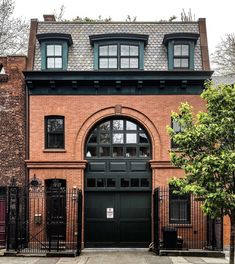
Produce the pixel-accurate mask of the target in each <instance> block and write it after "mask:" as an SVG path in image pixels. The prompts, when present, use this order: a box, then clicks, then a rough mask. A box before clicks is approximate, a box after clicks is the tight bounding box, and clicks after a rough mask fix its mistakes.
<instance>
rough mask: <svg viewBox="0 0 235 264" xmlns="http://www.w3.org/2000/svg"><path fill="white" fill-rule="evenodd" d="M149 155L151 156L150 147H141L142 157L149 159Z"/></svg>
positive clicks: (140, 154)
mask: <svg viewBox="0 0 235 264" xmlns="http://www.w3.org/2000/svg"><path fill="white" fill-rule="evenodd" d="M149 154H150V151H149V147H140V153H139V156H140V157H149Z"/></svg>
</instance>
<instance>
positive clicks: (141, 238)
mask: <svg viewBox="0 0 235 264" xmlns="http://www.w3.org/2000/svg"><path fill="white" fill-rule="evenodd" d="M85 153H86V154H85V158H86V159H87V160H88V166H87V168H86V173H85V221H84V222H85V246H86V247H108V246H109V247H147V246H148V244H149V243H150V241H151V191H152V180H151V172H150V168H149V160H150V159H151V146H150V140H149V137H148V134H147V133H146V131H145V130H144V129H143V128H142V127H141V125H139V124H137V123H135V122H134V121H133V120H127V119H124V118H121V117H120V118H117V119H116V118H115V119H109V120H105V121H102V122H101V123H99V124H97V125H96V126H95V127H94V128H93V129H92V130H91V132H90V135H89V136H88V138H87V143H86V148H85Z"/></svg>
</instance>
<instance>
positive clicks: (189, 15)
mask: <svg viewBox="0 0 235 264" xmlns="http://www.w3.org/2000/svg"><path fill="white" fill-rule="evenodd" d="M195 20H196V19H195V14H192V10H191V8H189V11H188V13H187V14H186V12H185V10H184V9H182V12H181V21H185V22H188V21H195Z"/></svg>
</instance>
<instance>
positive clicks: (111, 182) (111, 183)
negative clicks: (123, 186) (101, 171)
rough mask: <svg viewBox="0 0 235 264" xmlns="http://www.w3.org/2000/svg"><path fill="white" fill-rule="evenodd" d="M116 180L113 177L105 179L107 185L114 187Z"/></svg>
mask: <svg viewBox="0 0 235 264" xmlns="http://www.w3.org/2000/svg"><path fill="white" fill-rule="evenodd" d="M115 186H116V181H115V179H107V187H115Z"/></svg>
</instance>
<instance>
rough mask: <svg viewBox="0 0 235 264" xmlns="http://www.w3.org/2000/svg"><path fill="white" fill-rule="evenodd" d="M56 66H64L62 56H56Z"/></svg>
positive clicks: (59, 67)
mask: <svg viewBox="0 0 235 264" xmlns="http://www.w3.org/2000/svg"><path fill="white" fill-rule="evenodd" d="M55 68H58V69H61V68H62V58H55Z"/></svg>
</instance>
